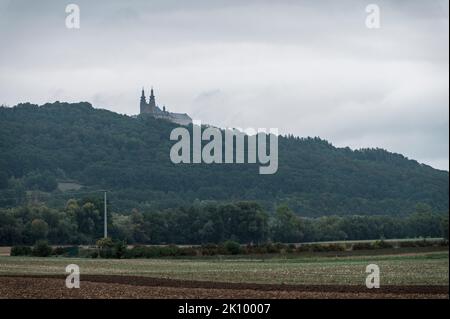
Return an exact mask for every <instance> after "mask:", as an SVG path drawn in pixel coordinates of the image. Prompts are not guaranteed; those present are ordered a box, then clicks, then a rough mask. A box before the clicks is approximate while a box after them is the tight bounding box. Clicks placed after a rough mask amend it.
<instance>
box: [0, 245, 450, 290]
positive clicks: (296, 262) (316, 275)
mask: <svg viewBox="0 0 450 319" xmlns="http://www.w3.org/2000/svg"><path fill="white" fill-rule="evenodd" d="M68 264H77V265H79V267H80V272H81V288H80V289H67V288H65V284H64V278H65V276H66V274H65V267H66V266H67V265H68ZM368 264H377V265H378V266H379V267H380V273H381V288H380V289H372V290H369V289H367V288H366V287H365V278H366V275H367V274H366V273H365V268H366V266H367V265H368ZM448 273H449V264H448V251H441V252H420V253H408V254H397V255H377V256H347V257H323V256H318V257H314V256H308V257H301V256H298V257H295V258H283V257H281V256H280V257H274V258H269V259H243V258H226V259H224V258H215V259H211V258H209V259H201V258H194V259H127V260H117V259H114V260H111V259H110V260H105V259H86V258H62V257H60V258H36V257H0V283H1V284H0V287H1V288H0V298H448Z"/></svg>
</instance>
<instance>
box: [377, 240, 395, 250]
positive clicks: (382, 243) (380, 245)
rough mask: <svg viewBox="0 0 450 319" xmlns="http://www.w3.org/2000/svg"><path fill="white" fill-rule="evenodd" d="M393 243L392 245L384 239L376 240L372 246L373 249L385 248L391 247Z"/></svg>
mask: <svg viewBox="0 0 450 319" xmlns="http://www.w3.org/2000/svg"><path fill="white" fill-rule="evenodd" d="M393 247H394V245H392V244H391V243H388V242H386V241H384V240H377V241H376V242H374V243H373V248H374V249H385V248H393Z"/></svg>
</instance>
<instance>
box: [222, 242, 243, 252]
mask: <svg viewBox="0 0 450 319" xmlns="http://www.w3.org/2000/svg"><path fill="white" fill-rule="evenodd" d="M223 246H224V247H225V250H226V252H227V253H228V254H231V255H238V254H239V253H240V252H241V245H240V244H239V243H237V242H235V241H232V240H228V241H226V242H225V243H224V244H223Z"/></svg>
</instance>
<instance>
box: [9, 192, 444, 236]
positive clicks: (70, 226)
mask: <svg viewBox="0 0 450 319" xmlns="http://www.w3.org/2000/svg"><path fill="white" fill-rule="evenodd" d="M101 209H102V206H101V203H100V202H95V201H94V202H89V201H87V200H73V199H72V200H69V201H68V202H67V203H66V205H65V207H64V208H61V209H52V208H48V207H46V206H43V205H34V206H24V207H18V208H10V209H0V245H12V244H28V245H30V244H33V243H34V242H36V241H39V240H48V241H49V242H50V243H52V244H55V245H56V244H94V243H95V242H96V240H97V239H99V238H101V237H102V236H103V232H102V227H103V215H102V214H101V213H100V211H101ZM110 210H112V209H110ZM108 220H109V223H108V228H109V235H110V236H111V237H112V238H113V239H114V240H123V241H125V242H127V243H129V244H207V243H223V242H226V241H229V240H232V241H236V242H240V243H253V244H261V243H266V242H270V241H272V242H283V243H298V242H314V241H334V240H361V239H390V238H417V237H446V238H448V215H446V214H435V213H432V212H431V210H430V209H429V207H428V208H427V209H426V210H423V209H420V208H419V209H417V210H416V212H415V213H413V214H412V215H410V216H408V217H392V216H379V215H378V216H324V217H318V218H305V217H299V216H297V215H296V214H294V213H293V212H292V211H291V210H290V209H289V208H287V207H286V206H280V207H278V208H277V212H276V214H270V213H268V212H266V211H265V210H264V209H263V208H262V207H261V206H259V205H258V204H257V203H254V202H236V203H233V204H230V203H228V204H219V203H195V204H193V205H191V206H187V207H182V208H177V209H174V208H170V209H166V210H162V211H152V212H146V213H142V212H139V211H136V210H135V211H133V212H132V213H131V214H126V215H124V214H120V213H116V212H113V213H112V214H110V217H109V219H108Z"/></svg>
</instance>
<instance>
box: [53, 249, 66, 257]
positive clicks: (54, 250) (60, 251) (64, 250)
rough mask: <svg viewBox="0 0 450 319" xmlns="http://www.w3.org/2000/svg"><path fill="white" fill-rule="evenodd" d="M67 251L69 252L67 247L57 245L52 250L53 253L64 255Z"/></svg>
mask: <svg viewBox="0 0 450 319" xmlns="http://www.w3.org/2000/svg"><path fill="white" fill-rule="evenodd" d="M66 253H67V249H66V248H65V247H56V248H55V249H53V251H52V255H55V256H62V255H65V254H66Z"/></svg>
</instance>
